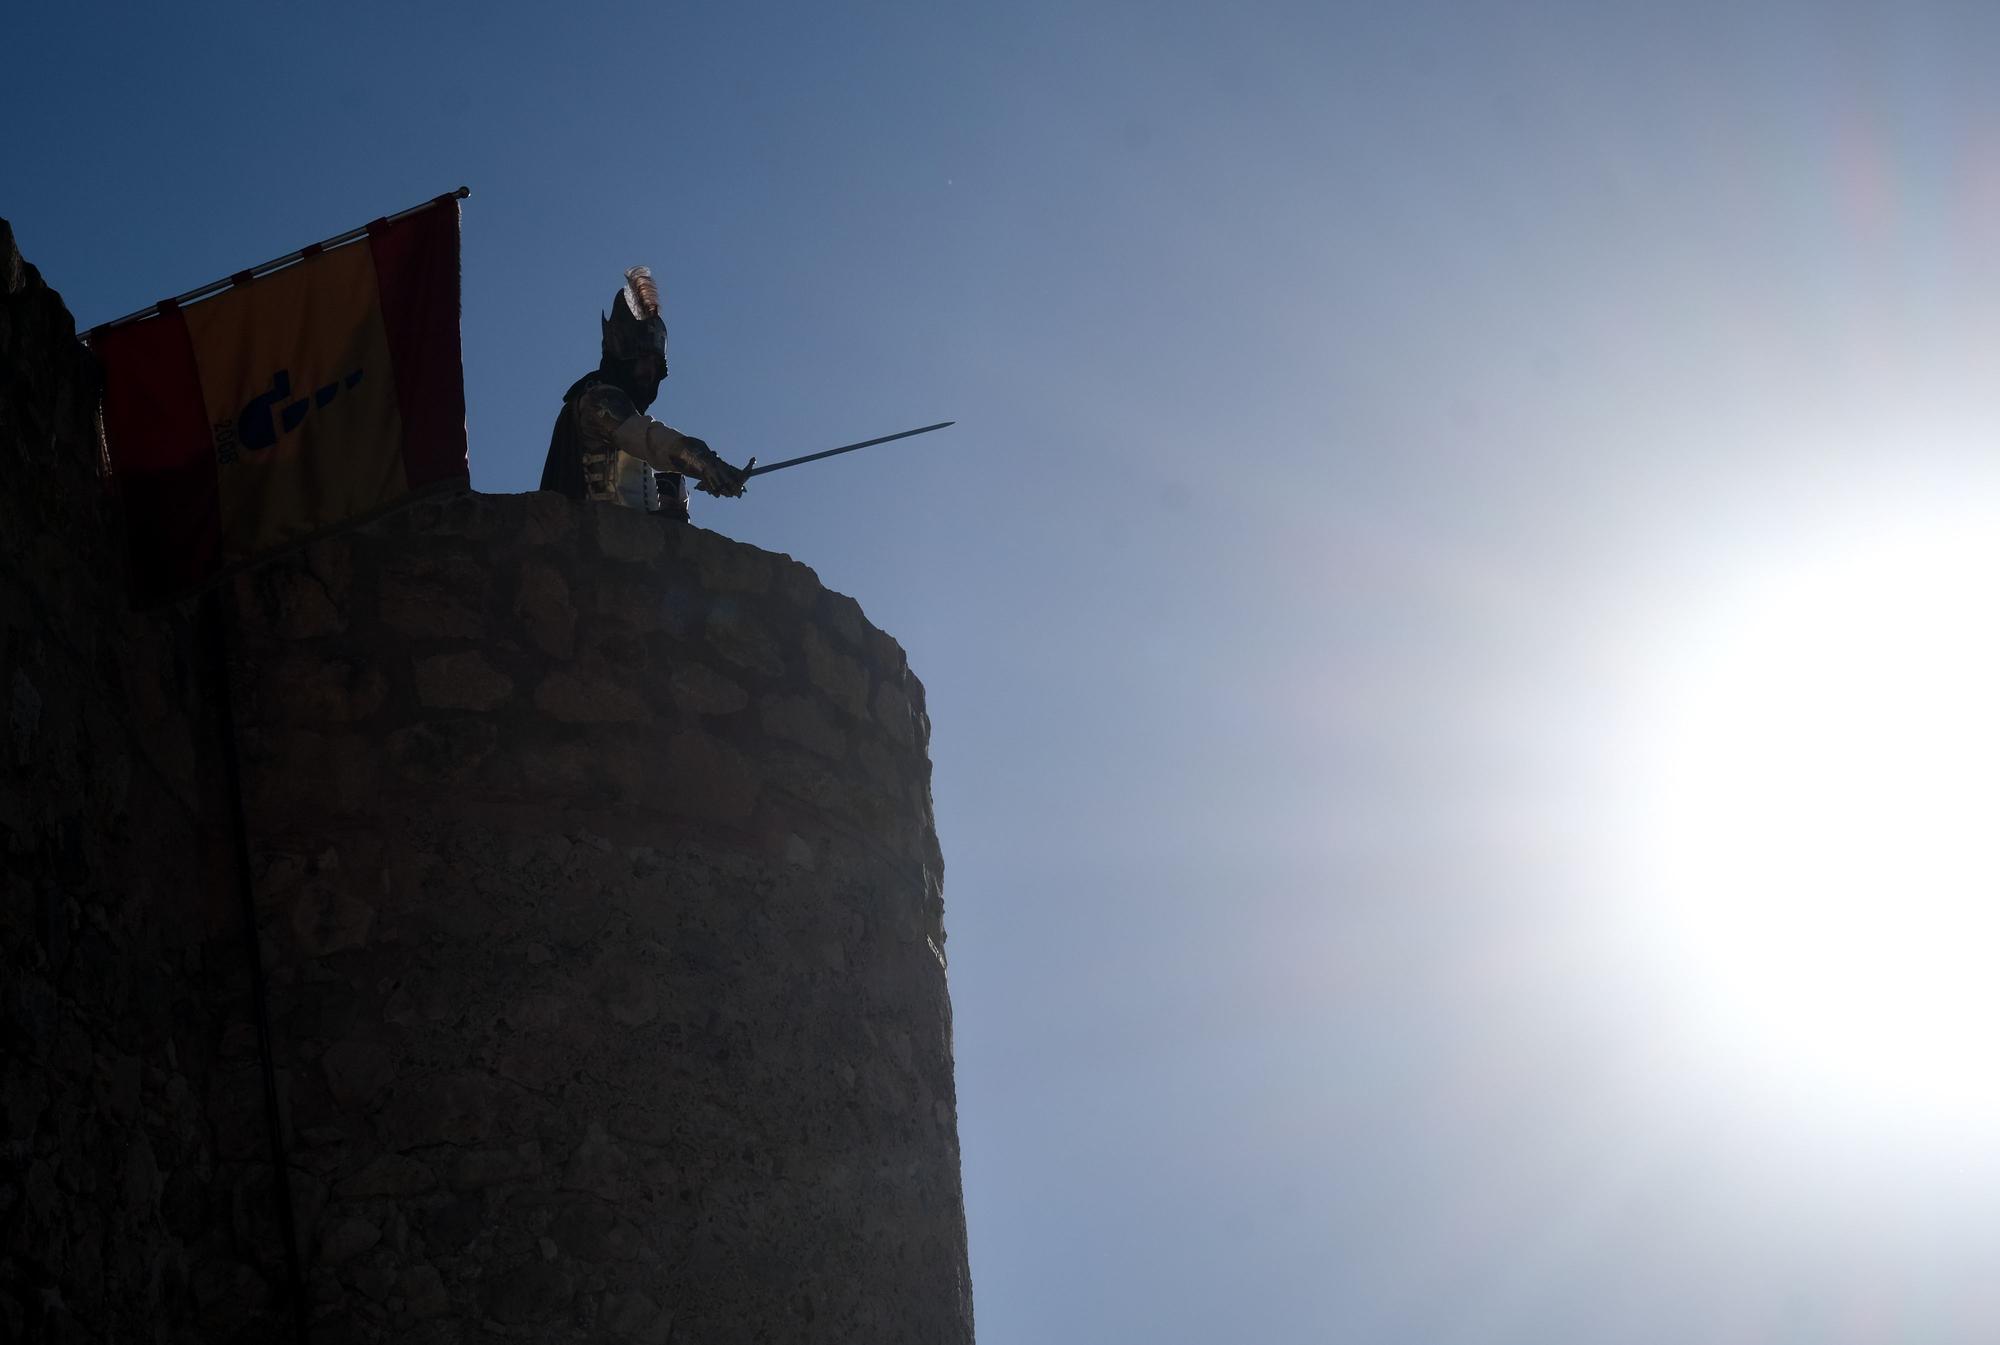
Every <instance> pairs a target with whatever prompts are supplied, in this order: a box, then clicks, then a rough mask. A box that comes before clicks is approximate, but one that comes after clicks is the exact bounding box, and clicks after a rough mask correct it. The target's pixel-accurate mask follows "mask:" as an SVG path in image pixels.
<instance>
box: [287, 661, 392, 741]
mask: <svg viewBox="0 0 2000 1345" xmlns="http://www.w3.org/2000/svg"><path fill="white" fill-rule="evenodd" d="M388 694H389V683H388V679H387V678H385V677H383V676H382V671H381V669H379V668H377V667H376V666H374V665H373V664H372V663H366V662H363V661H361V660H358V659H352V658H344V657H339V656H334V657H328V658H321V657H317V656H315V655H312V654H308V653H303V652H300V653H293V654H288V655H284V656H281V657H279V658H277V659H275V660H273V661H272V662H271V663H270V664H269V665H268V666H267V667H266V669H265V671H264V677H263V684H262V686H261V688H260V698H259V703H258V710H259V711H260V712H261V713H262V714H264V715H266V716H269V717H271V718H275V719H284V720H291V721H293V722H296V723H322V724H326V723H331V724H348V723H353V722H355V721H357V720H362V719H366V718H368V717H369V716H370V715H372V714H374V713H375V712H376V711H377V710H379V709H381V708H382V702H383V700H384V699H385V698H386V697H387V696H388Z"/></svg>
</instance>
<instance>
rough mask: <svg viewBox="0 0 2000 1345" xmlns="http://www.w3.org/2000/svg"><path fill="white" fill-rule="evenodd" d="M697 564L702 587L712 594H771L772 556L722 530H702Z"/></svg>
mask: <svg viewBox="0 0 2000 1345" xmlns="http://www.w3.org/2000/svg"><path fill="white" fill-rule="evenodd" d="M697 535H698V541H697V544H696V545H697V550H696V552H695V564H696V566H697V567H698V568H699V569H700V572H701V586H702V588H704V589H706V590H707V591H708V592H710V593H769V592H770V591H771V571H772V566H771V559H772V558H771V556H770V555H768V554H767V553H765V552H763V551H759V550H758V549H757V548H756V547H753V546H745V545H743V543H741V542H733V541H731V540H730V539H728V538H727V537H724V536H722V535H721V534H720V533H714V532H707V531H700V532H699V533H698V534H697Z"/></svg>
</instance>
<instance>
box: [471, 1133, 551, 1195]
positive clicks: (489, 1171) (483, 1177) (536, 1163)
mask: <svg viewBox="0 0 2000 1345" xmlns="http://www.w3.org/2000/svg"><path fill="white" fill-rule="evenodd" d="M541 1171H542V1152H541V1146H540V1145H539V1144H538V1143H536V1142H534V1141H532V1140H531V1141H529V1142H528V1143H526V1144H521V1145H516V1146H515V1147H513V1148H511V1149H468V1150H466V1151H465V1152H464V1153H462V1154H460V1155H459V1156H458V1161H457V1163H455V1164H454V1165H453V1166H452V1170H451V1185H452V1189H453V1190H456V1191H478V1190H483V1189H485V1188H486V1187H489V1186H498V1185H500V1184H502V1183H504V1182H519V1181H529V1180H532V1179H533V1178H535V1177H538V1176H540V1175H541Z"/></svg>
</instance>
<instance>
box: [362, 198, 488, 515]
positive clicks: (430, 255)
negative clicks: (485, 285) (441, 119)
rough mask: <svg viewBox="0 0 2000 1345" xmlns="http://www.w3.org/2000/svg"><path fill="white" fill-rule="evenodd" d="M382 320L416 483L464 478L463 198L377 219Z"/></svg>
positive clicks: (408, 469) (372, 245)
mask: <svg viewBox="0 0 2000 1345" xmlns="http://www.w3.org/2000/svg"><path fill="white" fill-rule="evenodd" d="M368 247H369V249H370V250H371V251H372V252H373V253H374V256H375V284H376V287H377V288H378V289H379V290H380V291H381V296H382V323H383V325H384V326H385V327H386V328H387V329H388V333H389V354H390V358H391V359H393V360H394V361H395V365H396V401H397V409H398V410H399V411H400V412H401V413H402V417H403V471H404V474H405V475H406V476H407V477H408V478H409V482H410V489H412V490H416V489H418V488H420V487H423V486H428V485H432V484H434V483H436V482H439V481H448V480H452V479H454V478H455V479H458V480H464V479H466V478H467V477H468V476H469V475H470V473H469V470H468V468H467V466H466V459H465V370H464V367H463V365H462V364H461V363H460V361H459V354H458V203H457V202H456V201H446V202H441V203H440V204H438V205H436V206H433V207H432V208H430V209H429V210H420V211H418V212H417V213H416V214H414V215H411V216H409V217H408V218H406V219H400V220H397V221H396V222H395V223H394V224H382V225H375V226H371V227H370V229H369V231H368Z"/></svg>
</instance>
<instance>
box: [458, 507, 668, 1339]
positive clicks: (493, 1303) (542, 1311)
mask: <svg viewBox="0 0 2000 1345" xmlns="http://www.w3.org/2000/svg"><path fill="white" fill-rule="evenodd" d="M603 512H604V513H607V514H609V513H620V514H636V513H637V511H635V510H630V509H614V508H612V507H610V506H606V507H605V508H604V510H603ZM637 517H640V518H647V517H649V516H648V515H645V514H637ZM575 1292H576V1289H575V1285H574V1284H573V1283H572V1282H571V1280H570V1277H569V1276H568V1275H567V1274H565V1273H564V1272H563V1271H562V1269H561V1268H560V1267H558V1266H555V1265H553V1264H551V1263H549V1262H547V1261H542V1260H539V1259H538V1260H533V1261H528V1262H525V1263H523V1264H521V1265H518V1266H513V1267H511V1268H508V1269H505V1270H502V1271H499V1272H497V1273H496V1274H494V1275H493V1276H492V1277H491V1278H489V1279H488V1280H487V1281H486V1311H487V1314H488V1315H489V1316H490V1317H492V1318H493V1320H494V1321H496V1322H499V1323H500V1324H501V1325H503V1326H524V1325H527V1324H528V1323H530V1322H543V1321H547V1320H548V1319H549V1318H551V1317H553V1316H555V1315H556V1314H557V1313H558V1312H561V1311H562V1310H563V1309H564V1308H566V1307H568V1306H569V1301H570V1298H571V1297H572V1296H573V1295H574V1293H575Z"/></svg>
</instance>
